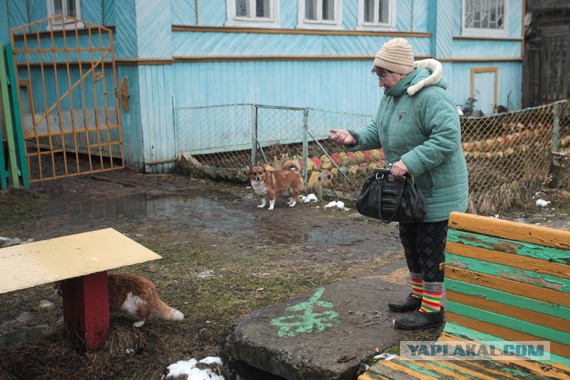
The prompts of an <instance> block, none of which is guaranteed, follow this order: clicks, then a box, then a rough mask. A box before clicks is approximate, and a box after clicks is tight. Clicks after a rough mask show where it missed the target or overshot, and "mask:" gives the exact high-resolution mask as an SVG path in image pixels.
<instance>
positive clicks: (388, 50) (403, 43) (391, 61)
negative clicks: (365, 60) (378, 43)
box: [374, 38, 414, 74]
mask: <svg viewBox="0 0 570 380" xmlns="http://www.w3.org/2000/svg"><path fill="white" fill-rule="evenodd" d="M374 66H379V67H381V68H383V69H385V70H389V71H392V72H394V73H397V74H409V73H411V72H412V71H413V70H414V52H413V51H412V47H411V46H410V44H409V43H408V41H407V40H406V39H404V38H394V39H393V40H390V41H388V42H386V43H385V44H384V45H382V48H381V49H380V50H379V51H378V53H376V57H375V58H374Z"/></svg>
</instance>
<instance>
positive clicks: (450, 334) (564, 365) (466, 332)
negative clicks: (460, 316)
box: [438, 321, 570, 379]
mask: <svg viewBox="0 0 570 380" xmlns="http://www.w3.org/2000/svg"><path fill="white" fill-rule="evenodd" d="M506 331H509V330H508V329H507V330H506ZM513 333H514V332H513ZM515 334H516V333H515ZM532 338H533V337H531V336H528V335H522V336H520V337H519V338H518V339H516V340H518V341H532V340H533V339H532ZM438 340H452V341H453V340H455V341H457V340H467V341H500V340H505V338H504V337H502V335H501V331H500V328H497V329H495V330H492V329H491V331H488V332H484V331H480V330H474V329H472V328H470V327H468V326H465V325H462V324H461V323H456V322H454V321H447V322H446V324H445V330H444V331H443V333H442V334H441V337H440V338H439V339H438ZM506 340H510V341H514V340H515V339H511V338H507V339H506ZM553 344H555V345H559V344H558V343H556V342H551V344H550V350H551V353H550V362H548V363H547V362H545V361H534V360H528V361H523V360H520V361H517V363H519V366H523V367H527V366H526V365H525V364H524V363H533V364H534V363H539V364H547V365H549V366H550V365H551V366H553V367H556V368H557V369H559V370H561V371H562V372H564V373H567V374H568V375H570V359H569V358H567V357H564V356H560V355H559V354H556V353H553V352H552V350H553V348H552V346H553ZM566 347H568V346H566ZM498 362H499V363H501V362H502V361H498ZM485 363H486V361H484V362H481V364H482V365H484V364H485ZM568 378H570V376H567V377H566V379H568Z"/></svg>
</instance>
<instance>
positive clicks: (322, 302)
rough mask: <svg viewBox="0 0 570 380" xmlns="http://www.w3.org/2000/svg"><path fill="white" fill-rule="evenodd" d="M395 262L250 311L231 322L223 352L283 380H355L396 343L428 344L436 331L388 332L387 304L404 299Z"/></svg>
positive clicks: (404, 275) (402, 273)
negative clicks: (367, 363)
mask: <svg viewBox="0 0 570 380" xmlns="http://www.w3.org/2000/svg"><path fill="white" fill-rule="evenodd" d="M408 281H409V280H408V270H407V268H406V265H405V262H404V261H400V262H398V263H395V264H391V265H389V266H386V267H384V268H382V269H381V270H380V271H377V272H371V273H369V274H367V275H363V276H361V277H358V278H353V279H349V280H346V281H343V282H339V283H336V284H331V285H328V286H325V287H323V288H319V289H315V290H313V291H311V292H308V293H306V294H302V295H299V296H298V297H295V298H293V299H291V300H289V301H287V302H284V303H282V304H278V305H272V306H268V307H265V308H261V309H258V310H256V311H254V312H252V313H250V314H248V315H246V316H243V317H241V318H239V319H237V320H235V321H234V323H233V325H232V329H231V333H230V335H229V336H228V339H227V349H228V352H229V354H230V355H231V356H232V357H233V359H235V360H239V361H243V362H245V363H247V364H249V365H251V366H253V367H256V368H258V369H260V370H263V371H265V372H268V373H271V374H273V375H275V376H279V377H282V378H284V379H290V380H298V379H311V380H319V379H327V380H336V379H338V380H344V379H355V378H356V376H357V372H358V369H359V367H360V365H361V363H362V362H364V361H365V360H366V359H368V358H370V357H371V356H373V355H374V354H375V352H381V351H384V350H385V349H387V348H390V347H393V346H399V345H400V341H401V340H430V339H433V336H435V338H437V336H438V335H439V331H441V329H437V330H438V331H434V330H426V331H423V332H411V331H404V330H399V329H396V328H395V327H394V326H393V320H394V319H395V318H397V317H399V316H401V315H402V314H399V313H394V312H391V311H389V310H388V307H387V304H388V302H389V301H391V300H398V299H403V298H404V297H406V295H407V294H408V293H409V291H410V286H409V285H407V284H408Z"/></svg>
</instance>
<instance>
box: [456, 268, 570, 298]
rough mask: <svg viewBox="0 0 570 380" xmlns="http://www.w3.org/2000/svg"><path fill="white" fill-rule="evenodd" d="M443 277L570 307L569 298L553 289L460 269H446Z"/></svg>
mask: <svg viewBox="0 0 570 380" xmlns="http://www.w3.org/2000/svg"><path fill="white" fill-rule="evenodd" d="M445 277H446V280H447V278H450V279H453V280H458V281H463V282H466V283H470V284H475V285H480V286H483V287H489V288H491V289H501V290H503V291H506V292H509V293H512V294H516V295H519V296H523V297H528V298H532V299H535V300H539V301H545V302H550V303H554V304H560V305H563V306H570V297H561V296H560V292H558V291H556V290H553V289H546V288H539V287H537V286H533V285H529V284H524V283H520V282H517V281H513V280H509V279H505V278H498V277H496V276H489V275H485V274H481V273H475V272H472V271H469V270H464V269H460V268H449V267H446V271H445Z"/></svg>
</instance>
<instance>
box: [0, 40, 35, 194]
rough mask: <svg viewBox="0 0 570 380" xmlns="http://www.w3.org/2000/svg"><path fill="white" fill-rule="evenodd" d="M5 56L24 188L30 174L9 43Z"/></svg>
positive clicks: (26, 186) (17, 152)
mask: <svg viewBox="0 0 570 380" xmlns="http://www.w3.org/2000/svg"><path fill="white" fill-rule="evenodd" d="M4 54H5V56H6V67H7V68H8V84H9V85H10V94H11V96H10V106H11V111H12V116H13V117H14V135H15V138H16V148H17V149H16V154H17V158H18V167H19V168H20V174H21V180H22V184H23V185H24V188H25V189H29V188H30V176H29V170H28V161H27V160H26V145H25V143H24V128H23V127H22V116H21V113H20V103H19V97H18V81H17V79H16V70H15V67H14V60H13V59H12V46H11V45H10V44H8V45H6V46H5V47H4Z"/></svg>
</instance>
